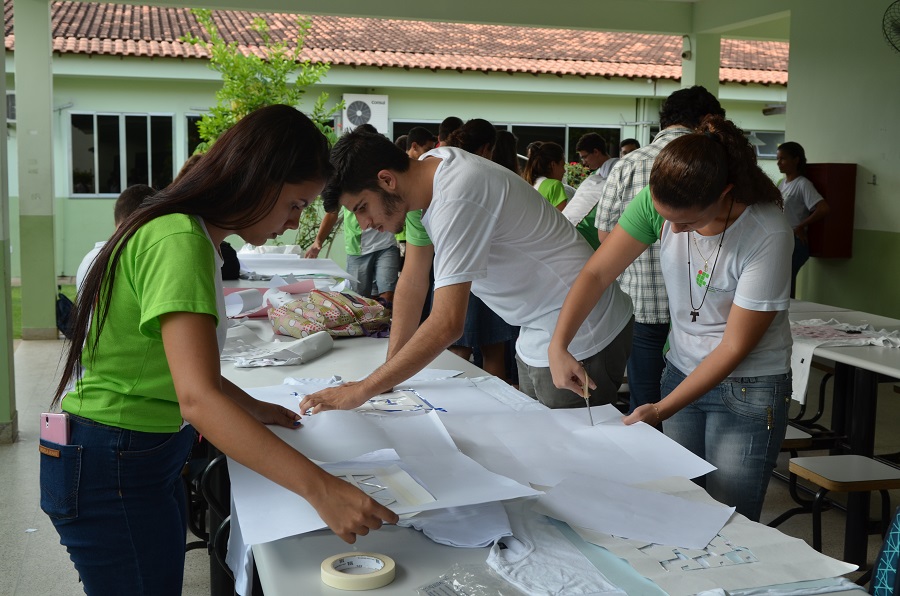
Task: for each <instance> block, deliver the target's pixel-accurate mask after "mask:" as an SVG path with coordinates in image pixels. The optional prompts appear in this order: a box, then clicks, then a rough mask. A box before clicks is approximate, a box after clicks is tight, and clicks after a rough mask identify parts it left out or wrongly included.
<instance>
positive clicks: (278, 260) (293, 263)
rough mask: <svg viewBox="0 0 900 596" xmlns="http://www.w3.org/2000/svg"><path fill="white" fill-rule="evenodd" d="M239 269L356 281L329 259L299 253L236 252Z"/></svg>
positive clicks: (262, 273) (269, 273) (264, 274)
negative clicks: (307, 256)
mask: <svg viewBox="0 0 900 596" xmlns="http://www.w3.org/2000/svg"><path fill="white" fill-rule="evenodd" d="M238 259H239V260H240V262H241V269H244V270H246V271H252V272H253V273H256V274H257V275H263V276H268V275H288V274H290V275H294V276H295V277H341V278H344V279H350V280H353V281H358V280H357V279H356V278H355V277H354V276H352V275H350V274H349V273H348V272H347V271H345V270H343V269H341V267H340V266H339V265H338V264H337V263H335V262H334V261H332V260H331V259H304V258H302V257H301V256H300V255H285V254H253V253H238Z"/></svg>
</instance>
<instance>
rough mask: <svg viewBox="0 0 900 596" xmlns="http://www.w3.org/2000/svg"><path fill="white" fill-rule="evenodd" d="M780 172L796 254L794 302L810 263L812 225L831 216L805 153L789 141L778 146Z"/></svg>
mask: <svg viewBox="0 0 900 596" xmlns="http://www.w3.org/2000/svg"><path fill="white" fill-rule="evenodd" d="M776 155H777V156H778V160H777V163H778V171H779V172H781V173H782V174H784V178H782V179H781V180H780V181H779V182H778V190H780V191H781V196H782V197H783V198H784V214H785V215H786V216H787V219H788V223H789V224H790V225H791V228H792V229H793V230H794V253H793V256H792V257H791V298H794V294H795V290H796V288H797V272H798V271H800V268H801V267H803V265H804V264H805V263H806V261H808V260H809V241H808V240H807V237H806V231H807V228H808V227H809V224H811V223H813V222H814V221H818V220H820V219H822V218H823V217H825V216H826V215H828V213H829V212H830V211H831V208H830V207H829V206H828V203H826V202H825V199H823V198H822V195H820V194H819V191H817V190H816V187H815V186H813V183H812V182H810V181H809V178H807V177H806V176H804V175H803V174H805V173H806V152H805V151H804V150H803V146H802V145H800V143H795V142H793V141H788V142H787V143H782V144H781V145H779V146H778V152H777V154H776Z"/></svg>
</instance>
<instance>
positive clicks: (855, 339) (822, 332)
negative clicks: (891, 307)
mask: <svg viewBox="0 0 900 596" xmlns="http://www.w3.org/2000/svg"><path fill="white" fill-rule="evenodd" d="M791 336H792V337H793V339H794V349H793V351H792V352H791V372H792V373H793V378H794V379H793V381H794V385H793V390H794V394H793V397H794V400H796V401H797V402H799V403H801V404H802V403H806V388H807V384H808V382H809V366H810V364H811V363H812V356H813V352H814V351H815V349H816V348H819V347H823V346H828V347H838V346H879V347H882V348H900V332H897V331H886V330H884V329H882V330H881V331H876V330H875V328H874V327H872V326H871V325H848V324H846V323H841V322H840V321H838V320H837V319H830V320H828V321H825V320H823V319H807V320H804V321H795V322H793V323H791Z"/></svg>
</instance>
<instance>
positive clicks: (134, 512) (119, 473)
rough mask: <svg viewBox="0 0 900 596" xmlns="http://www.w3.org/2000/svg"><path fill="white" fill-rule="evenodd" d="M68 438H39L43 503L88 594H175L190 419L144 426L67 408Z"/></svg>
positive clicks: (184, 512) (180, 560)
mask: <svg viewBox="0 0 900 596" xmlns="http://www.w3.org/2000/svg"><path fill="white" fill-rule="evenodd" d="M69 429H70V433H71V438H70V443H69V445H57V444H56V443H51V442H49V441H44V440H43V439H42V440H41V446H42V447H43V448H44V449H42V451H41V456H40V457H41V470H40V477H41V509H42V510H43V511H44V513H46V514H47V515H49V516H50V519H51V521H52V522H53V525H54V527H56V531H57V532H58V533H59V537H60V542H61V543H62V544H63V546H65V547H66V550H68V551H69V558H71V559H72V562H73V563H74V564H75V569H76V570H77V571H78V574H79V575H80V576H81V580H82V582H83V583H84V590H85V592H86V593H87V594H134V595H150V594H160V595H167V594H180V593H181V589H182V583H183V575H184V543H185V539H186V531H187V530H186V529H187V503H186V499H185V493H184V485H183V483H182V479H181V470H182V468H183V467H184V464H185V462H186V461H187V459H188V457H189V456H190V452H191V447H192V445H193V443H194V440H195V439H196V433H195V432H194V429H193V427H191V426H186V427H185V428H183V429H182V430H181V431H180V432H177V433H144V432H138V431H130V430H124V429H121V428H116V427H112V426H106V425H104V424H100V423H97V422H94V421H93V420H89V419H87V418H82V417H80V416H72V415H70V416H69Z"/></svg>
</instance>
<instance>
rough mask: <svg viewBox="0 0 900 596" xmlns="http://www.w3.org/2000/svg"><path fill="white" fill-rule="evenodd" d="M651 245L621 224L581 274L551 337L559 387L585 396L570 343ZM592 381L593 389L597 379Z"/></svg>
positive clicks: (550, 353)
mask: <svg viewBox="0 0 900 596" xmlns="http://www.w3.org/2000/svg"><path fill="white" fill-rule="evenodd" d="M647 246H648V245H647V244H644V243H643V242H641V241H639V240H636V239H634V238H632V237H631V236H630V235H629V234H628V232H626V231H625V230H624V229H622V228H621V227H620V226H618V225H617V226H616V227H615V228H613V231H612V232H610V234H609V236H608V237H607V240H606V242H604V243H603V244H601V245H600V248H598V249H597V251H596V252H595V253H594V254H593V255H592V256H591V258H590V259H589V260H588V262H587V264H585V266H584V269H582V270H581V273H579V274H578V277H577V278H576V279H575V283H574V284H572V289H571V290H569V294H568V295H567V296H566V300H565V302H563V306H562V311H560V313H559V320H558V321H557V323H556V330H555V331H554V332H553V337H552V338H551V339H550V348H549V350H548V356H549V359H550V371H551V372H552V374H553V384H554V385H556V386H557V387H559V388H567V389H571V390H572V391H574V392H575V393H577V394H579V395H581V393H582V391H583V388H584V369H582V368H581V365H580V364H579V363H578V361H577V360H575V358H574V357H573V356H572V355H571V354H570V353H569V344H570V343H571V342H572V339H573V338H574V337H575V334H576V333H577V332H578V328H579V327H581V324H582V323H583V322H584V320H585V319H586V318H587V316H588V314H590V312H591V310H593V308H594V306H596V305H597V302H598V301H599V300H600V297H601V296H602V295H603V292H605V291H606V289H607V288H608V287H609V286H610V284H612V283H613V282H614V281H615V280H616V278H617V277H618V276H619V275H621V273H622V272H623V271H625V268H626V267H628V265H630V264H631V262H632V261H634V260H635V259H636V258H638V256H640V254H641V253H642V252H644V250H646V249H647ZM588 382H589V384H590V386H591V387H592V388H593V387H594V383H593V381H591V380H589V381H588Z"/></svg>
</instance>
